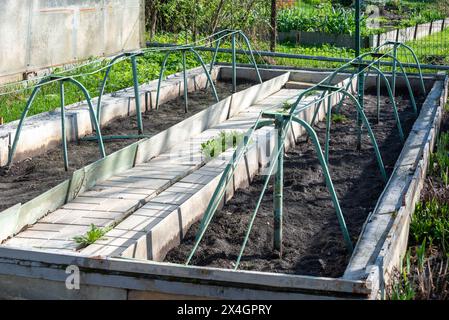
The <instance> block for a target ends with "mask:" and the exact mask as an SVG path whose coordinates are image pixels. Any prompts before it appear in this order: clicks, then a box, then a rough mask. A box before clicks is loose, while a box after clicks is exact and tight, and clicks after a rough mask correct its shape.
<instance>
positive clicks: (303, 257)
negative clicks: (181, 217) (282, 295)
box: [166, 95, 415, 277]
mask: <svg viewBox="0 0 449 320" xmlns="http://www.w3.org/2000/svg"><path fill="white" fill-rule="evenodd" d="M397 100H398V106H399V110H400V118H401V122H402V124H403V129H404V132H405V133H407V134H408V132H409V131H410V129H411V127H412V125H413V122H414V119H415V117H414V115H413V112H412V108H411V106H410V104H409V101H408V96H404V97H398V99H397ZM375 101H376V99H375V96H373V95H367V96H366V98H365V107H366V114H367V116H368V118H369V120H370V123H372V124H373V125H372V128H373V130H374V132H375V136H376V138H377V142H378V144H379V147H380V151H381V154H382V156H383V161H384V164H385V166H386V170H387V173H388V174H390V173H391V172H392V169H393V167H394V164H395V162H396V159H397V157H398V155H399V153H400V151H401V148H402V144H401V142H400V140H399V135H398V132H397V128H396V124H395V121H394V117H393V112H392V108H391V105H387V104H386V102H387V101H388V99H387V98H383V100H382V102H383V107H382V111H383V112H382V115H381V121H380V123H379V124H376V121H375V120H374V116H375ZM348 105H351V103H349V102H348V101H347V105H346V107H345V108H343V110H342V113H343V114H344V115H345V116H346V117H347V120H346V121H344V123H334V124H333V128H332V131H331V137H332V140H331V143H330V172H331V176H332V179H333V183H334V185H335V188H336V192H337V194H338V196H339V199H340V204H341V207H342V210H343V214H344V216H345V219H346V223H347V226H348V229H349V232H350V235H351V237H352V240H353V243H355V242H356V241H357V238H358V236H359V234H360V231H361V228H362V225H363V223H364V221H365V220H366V218H367V216H368V214H369V213H370V212H371V211H372V210H373V208H374V206H375V204H376V202H377V199H378V197H379V195H380V193H381V192H382V190H383V188H384V185H385V184H384V182H383V181H382V179H381V175H380V171H379V169H378V166H377V162H376V160H375V156H374V149H373V147H372V145H371V143H370V140H369V138H368V136H367V135H364V137H363V147H362V150H361V151H357V150H356V126H355V112H354V108H353V107H347V106H348ZM324 129H325V126H324V123H320V124H318V126H317V134H318V136H319V137H320V140H321V143H323V139H324V133H325V130H324ZM264 178H265V177H263V176H259V177H257V178H256V179H255V180H254V181H253V182H252V183H251V186H250V187H249V188H246V189H245V190H239V191H238V192H236V194H235V195H234V197H233V198H232V199H231V200H230V201H229V202H228V203H227V204H226V205H225V206H224V208H223V209H221V210H220V211H218V212H217V213H216V214H215V216H214V218H213V220H212V222H211V224H210V226H209V228H208V230H207V231H206V233H205V236H204V238H203V240H202V242H201V243H200V246H199V248H198V250H197V253H196V254H195V256H194V258H193V259H192V262H191V264H193V265H199V266H213V267H222V268H232V267H233V266H234V262H235V261H236V258H237V255H238V253H239V250H240V248H241V244H242V242H243V238H244V235H245V232H246V230H247V226H248V221H249V217H250V215H251V214H252V212H253V210H254V208H255V204H256V201H257V198H258V196H259V195H260V191H261V189H262V185H263V182H264ZM271 182H272V181H271ZM272 194H273V190H272V184H270V187H269V189H268V190H267V192H266V195H265V198H264V201H263V202H262V206H261V208H260V210H259V212H258V216H257V217H256V219H255V222H254V225H253V228H252V232H251V235H250V239H249V241H248V244H247V247H246V249H245V252H244V256H243V257H242V260H241V264H240V266H239V268H240V269H246V270H258V271H266V272H278V273H290V274H302V275H312V276H328V277H339V276H341V275H342V273H343V272H344V270H345V268H346V265H347V263H348V260H349V257H350V255H349V253H348V251H347V250H346V247H345V244H344V241H343V236H342V233H341V231H340V228H339V225H338V221H337V218H336V214H335V210H334V208H333V205H332V202H331V200H330V195H329V192H328V190H327V188H326V186H325V183H324V177H323V175H322V172H321V168H320V166H319V163H318V160H317V157H316V154H315V151H314V149H313V147H312V144H311V142H307V141H306V140H305V138H302V140H301V141H300V142H298V144H297V146H296V147H295V148H294V150H291V151H290V152H288V153H287V154H286V157H285V165H284V223H283V256H282V259H280V258H279V256H278V255H276V254H275V253H274V252H273V205H272V202H273V196H272ZM198 227H199V223H195V224H194V225H193V226H192V227H191V228H190V229H189V231H188V232H187V234H186V236H185V238H184V240H183V242H182V243H181V245H179V246H178V247H176V248H174V249H173V250H171V251H170V252H169V253H168V254H167V256H166V261H169V262H175V263H185V261H186V259H187V256H188V255H189V254H190V252H191V249H192V246H193V243H194V239H195V235H196V232H197V230H198Z"/></svg>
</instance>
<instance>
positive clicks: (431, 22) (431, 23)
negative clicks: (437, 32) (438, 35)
mask: <svg viewBox="0 0 449 320" xmlns="http://www.w3.org/2000/svg"><path fill="white" fill-rule="evenodd" d="M432 29H433V21H430V28H429V36H430V35H431V34H432Z"/></svg>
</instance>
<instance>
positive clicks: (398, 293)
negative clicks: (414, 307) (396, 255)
mask: <svg viewBox="0 0 449 320" xmlns="http://www.w3.org/2000/svg"><path fill="white" fill-rule="evenodd" d="M405 262H406V265H405V266H403V261H401V266H400V268H399V269H400V273H399V276H398V279H395V281H394V282H393V285H392V287H391V293H390V299H391V300H412V299H413V298H414V297H415V289H414V287H413V282H412V281H411V280H410V279H409V274H410V266H411V263H410V250H408V251H407V254H406V256H405Z"/></svg>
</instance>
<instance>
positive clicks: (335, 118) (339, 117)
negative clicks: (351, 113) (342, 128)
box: [332, 113, 348, 123]
mask: <svg viewBox="0 0 449 320" xmlns="http://www.w3.org/2000/svg"><path fill="white" fill-rule="evenodd" d="M346 121H348V118H347V117H346V116H345V115H344V114H340V113H334V114H332V122H333V123H343V122H346Z"/></svg>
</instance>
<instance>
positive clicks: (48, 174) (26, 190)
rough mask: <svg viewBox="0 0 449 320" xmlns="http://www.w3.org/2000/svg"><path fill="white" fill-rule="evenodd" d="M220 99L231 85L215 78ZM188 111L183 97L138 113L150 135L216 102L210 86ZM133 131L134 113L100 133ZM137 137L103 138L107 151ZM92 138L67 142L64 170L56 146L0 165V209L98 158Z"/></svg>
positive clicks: (191, 102) (193, 96)
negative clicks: (65, 167) (9, 164)
mask: <svg viewBox="0 0 449 320" xmlns="http://www.w3.org/2000/svg"><path fill="white" fill-rule="evenodd" d="M250 86H251V82H250V81H245V80H243V81H241V82H239V83H238V87H237V88H238V91H240V90H243V89H245V88H248V87H250ZM216 89H217V93H218V95H219V97H220V99H223V98H225V97H227V96H229V95H230V94H231V90H232V84H231V83H230V82H228V81H217V82H216ZM188 99H189V112H188V113H185V112H184V100H183V97H178V98H176V99H174V100H170V101H168V102H166V103H164V104H162V105H161V106H160V107H159V109H158V110H155V109H151V110H148V111H146V112H144V113H143V114H142V121H143V126H144V130H145V132H144V133H145V134H147V135H148V136H153V135H155V134H157V133H159V132H161V131H163V130H165V129H167V128H169V127H171V126H173V125H175V124H176V123H179V122H181V121H182V120H184V119H187V118H189V117H191V116H192V115H194V114H196V113H198V112H200V111H202V110H204V109H206V108H207V107H209V106H210V105H212V104H214V103H215V102H216V101H215V99H214V97H213V95H212V94H211V91H210V89H209V90H207V89H200V90H197V91H194V92H191V93H189V96H188ZM136 133H137V123H136V116H135V115H132V116H129V117H122V118H116V119H115V120H113V121H112V122H110V123H109V124H107V125H106V126H105V127H104V128H102V134H103V135H132V134H136ZM135 141H137V139H123V140H105V141H104V145H105V149H106V153H107V154H111V153H113V152H115V151H117V150H120V149H122V148H124V147H125V146H127V145H130V144H132V143H133V142H135ZM98 156H99V155H98V145H97V142H96V141H72V142H70V143H69V144H68V157H69V170H68V171H65V170H64V161H63V153H62V150H61V149H60V148H56V149H52V150H49V151H47V152H45V153H44V154H41V155H37V156H34V157H31V158H28V159H26V160H22V161H20V162H17V163H14V164H13V165H12V167H11V168H10V169H9V170H8V169H7V168H6V167H4V168H0V212H1V211H3V210H5V209H7V208H9V207H11V206H13V205H15V204H17V203H25V202H27V201H29V200H31V199H33V198H34V197H36V196H37V195H39V194H41V193H43V192H45V191H47V190H49V189H51V188H52V187H54V186H56V185H58V184H59V183H61V182H62V181H64V180H66V179H67V178H68V177H70V176H71V175H72V174H73V172H74V171H76V170H78V169H80V168H82V167H84V166H86V165H88V164H90V163H93V162H95V161H97V160H98Z"/></svg>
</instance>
